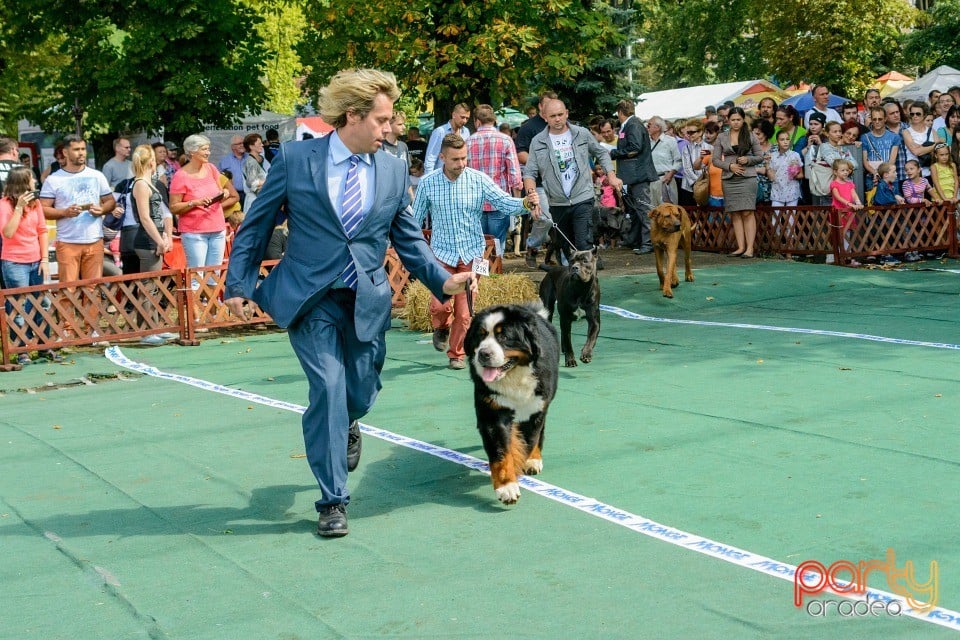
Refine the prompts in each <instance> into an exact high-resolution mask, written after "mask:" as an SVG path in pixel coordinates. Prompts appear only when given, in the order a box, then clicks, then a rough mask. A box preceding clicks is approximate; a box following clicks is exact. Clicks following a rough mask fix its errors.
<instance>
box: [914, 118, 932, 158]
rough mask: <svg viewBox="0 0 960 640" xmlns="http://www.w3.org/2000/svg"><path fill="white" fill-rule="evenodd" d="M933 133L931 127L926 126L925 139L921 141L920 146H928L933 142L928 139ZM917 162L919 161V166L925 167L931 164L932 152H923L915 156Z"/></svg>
mask: <svg viewBox="0 0 960 640" xmlns="http://www.w3.org/2000/svg"><path fill="white" fill-rule="evenodd" d="M932 133H933V127H927V139H926V140H924V141H923V144H922V145H921V146H924V147H928V146H930V143H931V142H933V141H932V140H930V136H931V134H932ZM917 162H919V163H920V166H921V167H924V168H927V167H929V166H930V165H932V164H933V152H932V151H931V152H929V153H924V154H923V155H919V156H917Z"/></svg>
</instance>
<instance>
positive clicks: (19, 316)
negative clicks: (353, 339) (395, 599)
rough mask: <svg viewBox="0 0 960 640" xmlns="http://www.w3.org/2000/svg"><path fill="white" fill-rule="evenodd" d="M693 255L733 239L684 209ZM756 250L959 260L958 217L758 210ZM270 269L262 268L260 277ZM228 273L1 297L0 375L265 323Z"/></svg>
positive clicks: (723, 226)
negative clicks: (99, 348) (41, 357)
mask: <svg viewBox="0 0 960 640" xmlns="http://www.w3.org/2000/svg"><path fill="white" fill-rule="evenodd" d="M689 212H690V215H691V217H692V219H693V221H694V222H695V223H696V228H695V230H694V234H693V245H694V247H693V248H694V249H696V250H697V251H729V250H730V249H732V248H734V246H735V244H734V239H733V229H732V227H731V224H730V220H729V217H728V216H727V215H725V214H724V212H723V210H722V209H718V208H711V207H691V208H690V209H689ZM756 247H757V250H758V251H761V252H765V253H780V254H786V255H790V254H801V255H826V254H833V255H834V256H835V257H836V262H837V264H843V263H845V262H846V260H847V259H849V258H853V257H861V256H876V255H886V254H894V253H904V252H906V251H940V252H946V253H948V254H949V255H951V256H953V257H957V255H958V250H957V249H958V242H957V217H956V214H955V212H954V210H953V208H952V206H951V205H949V204H933V205H928V206H924V205H901V206H892V207H872V208H870V209H868V210H866V211H865V212H862V213H861V214H860V215H858V220H857V224H856V225H855V226H853V227H851V228H849V229H846V230H844V229H842V228H841V227H840V224H839V219H838V215H837V213H836V212H835V211H833V210H832V209H831V208H830V207H781V208H775V209H773V208H769V207H768V208H761V209H759V210H758V211H757V244H756ZM484 257H485V258H486V259H488V260H490V271H491V273H502V272H503V262H502V260H501V256H499V255H497V254H496V250H495V247H494V242H493V238H491V237H489V236H487V237H486V248H485V250H484ZM276 264H277V262H276V261H272V262H264V263H263V265H261V275H262V276H264V277H266V275H267V274H268V273H269V272H270V269H272V268H273V267H274V266H275V265H276ZM384 267H385V268H386V271H387V276H388V278H389V281H390V287H391V288H392V290H393V299H392V301H393V305H394V306H395V307H401V306H403V305H404V304H405V300H404V289H405V287H406V286H407V284H408V283H409V280H410V274H409V273H407V271H406V269H404V268H403V265H402V264H401V262H400V259H399V257H398V256H397V254H396V252H395V251H394V250H393V249H388V250H387V256H386V260H385V262H384ZM226 273H227V264H226V263H224V264H223V265H220V266H219V267H213V268H212V267H205V268H186V267H183V266H180V265H177V267H176V268H168V269H164V270H162V271H153V272H150V273H138V274H132V275H125V276H114V277H110V278H99V279H91V280H80V281H77V282H71V283H69V284H63V283H59V282H54V283H50V284H44V285H39V286H35V287H21V288H17V289H4V290H2V291H0V293H2V299H3V303H4V304H2V305H0V346H2V353H3V361H2V362H0V371H10V370H17V369H20V365H17V364H11V362H10V360H11V357H15V356H16V355H17V354H20V353H26V352H29V351H44V350H47V349H58V348H60V347H72V346H81V345H90V344H94V343H96V342H100V341H111V342H114V341H126V340H135V339H140V338H143V337H145V336H149V335H157V334H160V333H165V332H170V333H176V334H177V335H178V336H179V343H180V344H184V345H195V344H198V343H197V338H196V336H197V334H198V333H201V332H204V331H209V330H210V329H219V328H224V327H232V326H241V325H256V324H264V323H268V322H270V321H271V320H270V317H269V316H268V315H267V314H265V313H264V312H263V311H262V310H260V309H251V310H250V311H251V313H250V314H248V316H249V317H248V319H247V320H241V319H240V318H238V317H236V316H234V315H232V314H230V313H228V310H227V307H226V306H225V305H224V304H223V290H224V280H225V278H226Z"/></svg>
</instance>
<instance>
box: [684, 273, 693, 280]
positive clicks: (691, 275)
mask: <svg viewBox="0 0 960 640" xmlns="http://www.w3.org/2000/svg"><path fill="white" fill-rule="evenodd" d="M684 279H685V280H686V281H687V282H693V274H692V273H691V274H690V275H688V276H686V277H685V278H684Z"/></svg>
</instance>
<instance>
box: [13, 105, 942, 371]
mask: <svg viewBox="0 0 960 640" xmlns="http://www.w3.org/2000/svg"><path fill="white" fill-rule="evenodd" d="M811 94H812V99H813V106H812V108H811V109H809V110H808V111H806V113H803V114H801V113H798V112H797V110H796V109H795V108H794V107H792V106H790V105H788V104H783V105H778V104H777V103H776V102H775V101H774V100H773V99H772V98H769V97H768V98H764V99H763V100H761V101H760V103H759V104H758V105H757V108H756V110H752V111H749V112H745V111H744V110H743V109H741V108H740V107H737V106H735V105H734V104H733V103H732V102H727V103H724V104H721V105H708V106H707V107H706V108H705V110H704V111H705V113H704V115H703V116H699V117H694V118H685V119H681V120H676V121H673V122H671V121H668V120H665V119H664V118H661V117H659V116H653V117H650V118H648V119H646V121H645V122H641V121H640V120H639V118H637V117H636V116H635V115H634V113H633V103H632V101H630V100H624V101H622V102H621V103H620V104H619V105H618V111H617V114H616V116H617V117H615V118H607V117H600V116H598V117H594V118H591V119H589V121H588V122H586V123H584V124H585V125H587V126H586V127H584V128H582V129H581V128H580V127H579V126H578V125H576V124H574V123H573V122H569V123H568V122H567V111H566V107H565V105H564V104H563V103H562V102H561V101H559V100H558V99H557V95H556V94H554V93H552V92H546V93H544V94H542V95H541V96H540V100H539V101H538V107H537V108H536V109H532V110H531V111H530V112H529V114H528V115H530V118H529V119H528V120H527V121H526V122H524V123H523V124H522V125H521V126H519V127H517V128H511V127H510V126H509V125H505V124H503V123H500V124H499V126H498V123H497V121H496V116H495V114H494V110H493V109H492V108H491V107H489V106H488V105H481V106H480V107H478V108H476V109H471V107H470V106H469V105H467V104H457V105H456V106H455V107H454V108H453V109H452V111H451V114H450V119H449V121H448V122H446V123H444V124H443V125H441V126H439V127H437V128H436V129H434V130H433V132H432V133H431V135H430V138H429V141H428V140H424V139H423V137H421V135H420V130H419V128H418V127H410V128H409V129H407V128H406V124H405V120H404V117H403V114H402V113H399V112H397V113H396V114H394V117H393V119H392V120H391V123H390V132H389V135H386V136H385V140H384V141H383V148H384V150H385V151H386V152H387V153H392V154H393V155H396V156H397V157H400V158H401V159H403V160H404V161H406V162H407V164H408V168H409V174H410V192H409V193H410V196H411V202H414V201H415V198H416V194H417V187H418V184H419V183H420V181H421V179H422V178H423V177H424V176H427V175H430V174H431V173H432V172H436V171H440V170H441V167H440V160H439V156H440V147H441V143H442V141H443V140H444V138H445V136H447V135H449V134H451V133H453V134H457V135H459V136H460V138H461V139H462V140H463V141H464V142H465V143H466V149H467V153H468V163H469V164H470V165H471V166H472V167H475V168H477V169H479V170H480V171H482V172H484V173H486V174H487V175H488V176H490V177H491V178H492V179H493V180H494V182H495V184H497V185H498V186H500V187H501V189H503V190H504V191H506V192H507V193H509V194H516V195H522V194H524V193H526V194H529V193H531V192H533V191H537V192H538V193H539V199H538V200H539V203H540V205H539V206H538V207H537V209H536V214H537V215H534V216H531V217H530V218H531V220H530V223H528V226H527V228H526V231H528V232H529V233H528V235H527V236H526V249H527V254H526V257H527V264H528V265H530V266H536V264H537V258H538V247H539V246H541V244H543V243H544V242H546V240H547V237H548V234H549V232H550V231H551V229H552V228H553V227H554V226H555V224H554V223H555V222H557V221H556V220H555V219H554V218H555V217H556V216H557V215H559V216H560V221H559V222H557V224H558V225H559V224H560V222H562V227H563V229H564V230H565V231H566V232H567V233H566V235H567V236H568V237H570V241H571V242H572V243H573V244H574V245H575V246H577V247H578V248H581V247H587V246H592V245H593V244H594V243H595V242H599V243H603V246H607V245H609V246H616V245H618V244H619V246H622V247H626V248H629V249H632V250H634V252H636V253H638V254H640V253H647V252H649V251H650V250H651V247H650V245H649V220H648V218H647V216H646V213H647V212H648V211H649V210H650V209H651V208H652V207H654V206H656V205H657V204H659V203H661V202H673V203H678V204H680V205H685V206H692V205H695V204H699V205H710V206H714V207H723V208H724V211H725V213H726V214H727V215H728V216H729V219H730V220H731V222H732V226H733V229H734V235H735V238H736V248H735V250H734V251H733V252H732V253H731V255H733V256H740V257H743V258H750V257H753V256H754V255H755V246H754V242H755V237H756V228H757V218H756V216H757V213H756V211H757V208H758V206H762V205H772V206H777V207H789V206H795V205H798V204H801V205H802V204H815V205H823V206H833V207H835V208H837V209H838V210H839V211H841V212H842V213H843V221H844V222H843V224H844V229H845V230H846V229H850V228H853V227H854V226H855V225H856V216H857V214H858V212H859V210H860V209H861V208H862V207H863V206H864V205H866V206H870V205H874V204H875V205H886V204H897V203H924V202H933V201H936V202H949V203H953V204H955V203H956V201H957V185H958V177H957V166H958V165H960V87H951V88H950V89H949V90H948V91H946V92H940V91H932V92H930V94H929V96H928V100H927V101H912V100H907V101H904V102H900V101H898V100H895V99H892V98H881V96H880V93H879V91H877V90H876V89H870V90H868V91H867V92H866V93H865V94H864V96H863V100H862V102H861V103H859V104H858V103H856V102H846V103H844V104H842V105H840V106H839V108H838V109H834V108H831V107H830V106H829V104H830V98H831V96H830V92H829V90H828V88H827V87H825V86H815V87H813V89H812V90H811ZM471 116H472V117H471ZM551 119H552V120H551ZM551 122H553V126H552V127H551ZM582 135H587V136H588V138H589V140H584V141H583V142H582V144H583V149H587V148H589V153H588V154H586V155H584V156H583V157H580V156H578V155H577V153H579V151H578V149H579V148H580V146H579V145H580V144H581V142H579V141H578V140H579V137H580V136H582ZM571 136H572V137H571ZM535 140H536V141H538V142H536V144H533V143H534V142H535ZM574 143H575V144H574ZM532 145H533V147H535V148H536V149H539V150H538V151H537V152H536V153H533V152H532V148H531V147H532ZM537 145H539V146H537ZM564 145H566V146H564ZM183 146H184V149H183V151H184V153H183V155H178V151H179V148H178V146H177V145H176V144H175V143H173V142H169V141H167V142H154V143H153V144H152V145H141V146H140V147H137V149H136V150H132V147H131V142H130V140H129V139H128V138H125V137H120V138H117V139H116V140H115V141H114V143H113V150H114V155H113V157H111V158H110V159H109V160H108V161H107V162H106V163H104V165H103V168H102V170H101V171H97V170H96V169H93V168H92V167H89V166H87V161H86V153H87V143H86V141H85V140H84V139H82V138H80V137H78V136H67V137H66V138H64V139H63V141H62V142H61V143H60V144H58V145H57V147H56V149H55V150H54V158H55V161H54V162H53V163H52V164H51V166H49V167H47V168H46V169H45V170H44V171H43V173H42V174H40V175H39V176H37V175H35V173H34V169H32V168H30V169H28V170H27V172H26V173H24V174H23V175H22V176H21V175H20V173H21V169H23V166H22V165H21V164H20V162H19V157H18V154H17V145H16V142H15V141H13V140H10V139H8V138H0V192H2V193H3V197H2V199H0V231H2V233H0V253H2V260H3V262H2V264H3V269H2V270H0V277H2V278H3V279H2V280H0V286H4V287H11V286H24V285H28V284H35V283H37V282H42V281H43V280H44V279H46V278H47V277H48V276H49V273H48V256H47V246H46V243H45V238H43V242H41V239H40V237H39V235H38V234H37V233H36V231H37V230H38V229H39V228H40V227H39V222H44V221H51V222H52V223H55V224H56V227H57V233H56V257H57V267H58V272H59V279H60V280H61V281H62V282H70V281H74V280H79V279H85V278H99V277H102V276H103V275H113V274H116V273H120V269H121V267H122V272H123V273H139V272H141V271H144V270H148V271H149V270H154V269H156V268H159V267H160V266H161V265H162V256H163V254H164V253H166V252H168V251H169V250H170V248H171V243H172V238H173V236H172V233H173V231H174V226H176V227H177V230H178V232H179V238H180V241H181V243H182V246H183V250H184V253H185V255H186V262H187V265H188V266H190V267H209V266H219V265H220V264H221V262H222V261H223V257H224V253H225V245H226V243H227V240H228V236H229V235H231V234H232V233H234V232H235V231H236V229H237V227H238V226H239V225H240V224H242V222H243V215H244V212H245V211H248V210H249V208H250V206H251V205H252V204H253V202H254V201H255V200H256V197H257V194H258V192H259V190H260V188H261V187H262V186H263V184H264V182H265V180H266V176H267V174H268V172H269V169H270V161H271V160H272V159H273V158H274V156H276V154H277V153H278V152H279V150H280V142H279V136H278V134H277V131H276V130H270V131H268V132H267V133H266V136H265V139H264V137H261V135H260V134H258V133H251V134H249V135H247V136H245V137H241V136H235V137H234V138H233V139H232V141H231V145H230V153H228V154H227V155H226V156H225V157H223V158H222V159H221V160H220V162H219V167H218V166H215V165H214V164H213V163H211V162H210V141H209V139H207V138H206V137H205V136H203V135H193V136H189V137H188V138H187V139H186V140H185V141H184V145H183ZM131 154H132V155H133V159H132V161H131ZM537 154H539V155H537ZM551 165H557V166H556V167H554V168H556V169H557V170H556V171H553V170H550V169H549V167H550V166H551ZM819 167H829V169H830V172H831V174H830V177H831V181H830V185H829V188H828V189H827V190H824V189H823V188H820V187H819V186H818V185H820V181H819V180H816V181H815V180H813V177H814V174H816V173H818V172H822V171H823V169H820V168H819ZM27 174H29V176H28V175H27ZM624 174H626V175H627V176H629V178H624V177H623V175H624ZM11 175H12V176H13V177H14V180H12V181H10V180H9V176H11ZM618 176H619V177H618ZM28 177H29V178H30V179H33V180H34V181H37V178H39V181H38V182H39V185H40V186H39V187H38V188H37V186H36V185H35V184H33V183H30V182H29V181H28V180H27V178H28ZM555 179H556V180H555ZM545 182H546V187H547V188H544V183H545ZM554 182H555V184H554ZM4 183H8V184H9V185H11V186H10V188H9V189H5V188H4ZM574 200H576V202H574ZM551 210H553V212H554V214H553V215H551ZM588 210H589V213H585V212H586V211H588ZM483 211H484V213H483V216H482V220H481V222H482V230H483V232H484V233H488V234H490V235H492V236H494V238H495V242H496V245H497V251H498V252H499V253H502V252H503V251H504V250H505V249H506V246H507V243H508V234H509V237H511V238H514V240H513V242H514V250H519V246H518V239H519V237H520V235H519V230H520V227H519V226H518V224H519V219H518V218H516V217H515V216H513V215H511V214H509V213H507V212H501V211H498V210H496V209H494V208H493V207H492V206H491V205H490V204H489V203H487V204H486V205H485V206H484V209H483ZM38 221H39V222H38ZM790 222H791V221H790V220H788V221H787V222H786V223H783V222H782V221H781V223H780V224H785V226H786V227H789V226H790ZM430 224H431V221H430V218H429V215H428V216H427V219H426V220H425V221H424V226H425V228H429V227H430ZM8 227H9V229H8ZM515 229H516V233H514V231H515ZM8 231H9V233H8ZM277 232H278V240H279V241H280V242H278V243H277V246H278V247H282V245H283V242H282V241H283V240H285V238H286V234H287V233H288V232H287V230H286V227H284V226H283V220H278V221H277ZM27 236H29V238H28V237H27ZM4 240H6V243H5V244H7V245H8V246H9V247H10V248H9V249H6V248H4V247H3V244H4V243H3V241H4ZM27 246H29V250H25V247H27ZM277 257H279V256H277ZM900 257H901V258H904V259H906V260H911V261H913V260H918V259H920V258H919V256H918V255H916V254H912V253H907V254H906V255H905V256H900ZM121 258H122V260H121ZM884 261H886V262H891V263H896V262H898V261H899V259H898V258H897V257H896V256H885V257H884ZM34 263H35V264H34ZM22 265H27V267H25V268H24V267H22ZM193 286H194V288H195V289H196V288H197V287H198V286H199V285H198V283H196V282H195V283H193ZM70 322H71V323H79V322H81V321H80V320H79V319H71V320H70ZM88 329H90V330H91V331H93V332H94V333H95V332H96V328H88ZM151 338H152V343H159V342H157V340H156V337H155V336H152V337H151ZM50 353H51V354H53V355H49V354H48V356H49V357H56V354H55V353H54V352H50ZM20 360H21V362H23V363H26V362H27V361H28V360H29V357H27V356H26V355H25V354H22V355H21V358H20Z"/></svg>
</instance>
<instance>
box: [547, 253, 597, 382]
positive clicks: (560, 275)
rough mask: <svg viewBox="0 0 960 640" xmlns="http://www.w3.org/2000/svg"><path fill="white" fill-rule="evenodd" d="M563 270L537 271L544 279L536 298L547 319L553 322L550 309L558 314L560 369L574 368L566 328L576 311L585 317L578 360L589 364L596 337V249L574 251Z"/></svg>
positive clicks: (568, 334) (560, 268)
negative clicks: (539, 300)
mask: <svg viewBox="0 0 960 640" xmlns="http://www.w3.org/2000/svg"><path fill="white" fill-rule="evenodd" d="M569 262H570V264H569V265H568V266H566V267H548V266H545V265H541V266H540V268H541V269H543V270H544V271H546V272H547V276H546V277H545V278H544V279H543V280H542V281H541V282H540V299H541V300H542V301H543V306H544V307H546V309H547V314H548V315H547V319H548V320H549V321H551V322H552V321H553V307H554V305H556V306H557V310H558V311H559V312H560V347H561V350H562V351H563V357H564V366H567V367H575V366H577V359H576V358H575V357H574V356H573V343H572V341H571V340H570V325H572V324H573V321H574V319H576V316H577V312H578V311H581V310H582V311H583V312H584V314H585V315H586V317H587V341H586V342H585V343H584V345H583V349H582V350H581V351H580V360H581V361H582V362H590V361H591V360H592V359H593V347H594V346H595V345H596V344H597V336H598V335H600V284H599V283H598V282H597V250H596V249H595V248H594V249H590V250H586V251H577V252H575V253H573V254H572V255H571V256H570V259H569Z"/></svg>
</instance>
